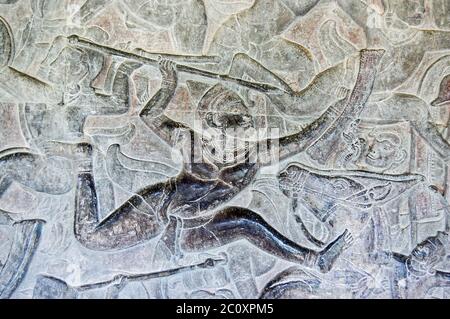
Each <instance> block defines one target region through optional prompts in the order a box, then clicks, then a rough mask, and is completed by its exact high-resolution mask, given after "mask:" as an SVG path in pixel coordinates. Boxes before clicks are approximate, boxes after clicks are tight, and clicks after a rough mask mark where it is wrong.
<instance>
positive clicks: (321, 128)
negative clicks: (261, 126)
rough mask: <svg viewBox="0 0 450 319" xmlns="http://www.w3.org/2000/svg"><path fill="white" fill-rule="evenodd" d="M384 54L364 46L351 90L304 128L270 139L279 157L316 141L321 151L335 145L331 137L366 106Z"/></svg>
mask: <svg viewBox="0 0 450 319" xmlns="http://www.w3.org/2000/svg"><path fill="white" fill-rule="evenodd" d="M383 54H384V50H362V51H361V55H360V65H359V72H358V76H357V79H356V84H355V87H354V88H353V90H352V92H351V93H350V94H347V96H346V97H345V98H343V99H341V100H339V101H338V102H337V103H335V104H334V105H332V106H330V107H329V108H328V109H327V110H326V111H325V112H324V113H323V114H322V115H321V116H320V117H319V118H318V119H317V120H315V121H314V122H312V123H311V124H310V125H308V126H307V127H306V128H305V129H303V130H302V131H300V132H298V133H295V134H292V135H288V136H285V137H281V138H278V139H277V140H269V141H270V142H271V143H274V145H279V148H280V159H283V158H286V157H288V156H291V155H294V154H296V153H299V152H301V151H304V150H306V149H307V148H308V147H310V146H311V145H313V144H320V145H321V146H320V150H321V152H326V151H328V149H329V148H330V147H332V145H333V143H330V141H333V140H334V139H335V138H337V137H339V136H340V134H339V133H340V132H341V131H340V130H342V129H343V128H344V127H345V126H347V125H349V124H350V122H351V121H352V120H353V119H355V118H357V117H358V116H359V114H360V113H361V111H362V110H363V108H364V106H365V104H366V102H367V100H368V99H369V96H370V94H371V93H372V87H373V84H374V81H375V76H376V73H377V65H378V63H379V61H380V59H381V57H382V56H383Z"/></svg>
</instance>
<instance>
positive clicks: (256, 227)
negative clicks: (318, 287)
mask: <svg viewBox="0 0 450 319" xmlns="http://www.w3.org/2000/svg"><path fill="white" fill-rule="evenodd" d="M180 237H181V239H180V244H181V248H182V249H183V250H184V251H189V252H193V251H201V250H202V249H205V247H208V248H216V247H221V246H224V245H227V244H230V243H233V242H235V241H238V240H242V239H245V240H247V241H248V242H250V243H251V244H252V245H254V246H256V247H257V248H259V249H261V250H263V251H264V252H266V253H268V254H271V255H273V256H277V257H279V258H282V259H285V260H288V261H291V262H295V263H299V264H302V265H305V266H307V267H318V268H319V269H320V270H321V271H323V272H327V271H329V270H330V269H331V267H332V266H333V263H334V262H335V261H336V260H337V258H338V257H339V255H340V254H341V253H342V252H343V251H344V249H345V248H346V247H347V246H348V245H350V244H351V242H352V237H351V235H350V234H349V233H348V231H345V232H344V233H342V234H341V235H340V236H338V237H337V238H336V239H335V240H334V241H332V242H331V243H330V244H329V245H328V246H327V247H325V248H324V249H323V250H322V251H314V250H311V249H308V248H305V247H302V246H300V245H298V244H296V243H295V242H293V241H291V240H289V239H288V238H286V237H285V236H283V235H282V234H281V233H279V232H278V231H277V230H276V229H274V228H273V227H271V226H270V225H269V224H268V223H267V222H266V221H265V220H264V219H263V218H262V217H261V216H259V215H258V214H256V213H254V212H252V211H251V210H249V209H246V208H242V207H228V208H225V209H223V210H221V211H219V212H218V213H216V214H215V215H214V217H213V218H212V219H211V220H210V221H209V222H207V223H205V224H204V225H202V226H201V227H198V225H197V227H192V228H188V226H185V227H184V228H183V230H182V232H181V235H180Z"/></svg>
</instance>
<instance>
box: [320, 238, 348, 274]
mask: <svg viewBox="0 0 450 319" xmlns="http://www.w3.org/2000/svg"><path fill="white" fill-rule="evenodd" d="M352 243H353V237H352V235H351V234H350V232H349V231H348V230H345V231H344V232H343V233H342V234H341V235H340V236H339V237H338V238H336V239H335V240H334V241H332V242H331V243H330V244H329V245H328V246H327V247H325V249H323V250H322V251H321V252H320V253H319V257H318V259H317V266H318V267H319V269H320V271H321V272H328V271H330V269H331V268H332V267H333V265H334V263H335V262H336V260H337V259H338V257H339V256H340V255H341V254H342V252H344V250H345V249H347V248H348V247H349V246H350V245H351V244H352Z"/></svg>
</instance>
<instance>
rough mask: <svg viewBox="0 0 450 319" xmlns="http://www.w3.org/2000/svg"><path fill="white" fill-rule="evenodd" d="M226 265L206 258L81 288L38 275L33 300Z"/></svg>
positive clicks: (122, 275) (61, 296)
mask: <svg viewBox="0 0 450 319" xmlns="http://www.w3.org/2000/svg"><path fill="white" fill-rule="evenodd" d="M221 263H226V259H225V258H208V259H206V260H205V261H203V262H201V263H198V264H192V265H188V266H183V267H178V268H172V269H168V270H163V271H157V272H151V273H146V274H131V275H129V274H119V275H116V276H114V277H113V278H111V279H109V280H105V281H99V282H95V283H90V284H85V285H81V286H70V285H69V284H67V283H66V282H65V281H64V280H62V279H59V278H56V277H53V276H49V275H40V276H39V277H38V279H37V281H36V285H35V287H34V291H33V298H35V299H60V298H62V299H70V298H77V296H78V293H79V292H83V291H87V290H92V289H99V288H104V287H107V286H110V285H112V284H115V283H118V282H123V281H126V282H132V281H145V280H150V279H154V278H163V277H169V276H173V275H176V274H180V273H183V272H187V271H193V270H197V269H209V268H213V267H215V266H217V265H218V264H221Z"/></svg>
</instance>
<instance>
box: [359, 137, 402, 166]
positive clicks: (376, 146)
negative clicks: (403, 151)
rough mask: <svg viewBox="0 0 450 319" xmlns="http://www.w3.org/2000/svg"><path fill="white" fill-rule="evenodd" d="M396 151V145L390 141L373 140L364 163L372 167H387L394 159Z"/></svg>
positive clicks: (397, 150) (397, 149)
mask: <svg viewBox="0 0 450 319" xmlns="http://www.w3.org/2000/svg"><path fill="white" fill-rule="evenodd" d="M398 152H399V148H398V146H397V145H395V144H393V143H391V142H390V141H387V140H383V141H377V140H374V141H372V143H371V144H370V145H369V148H368V150H367V154H366V163H367V164H369V165H371V166H374V167H380V168H382V167H388V166H390V165H391V164H392V163H393V162H394V161H395V160H396V158H397V154H398Z"/></svg>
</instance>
